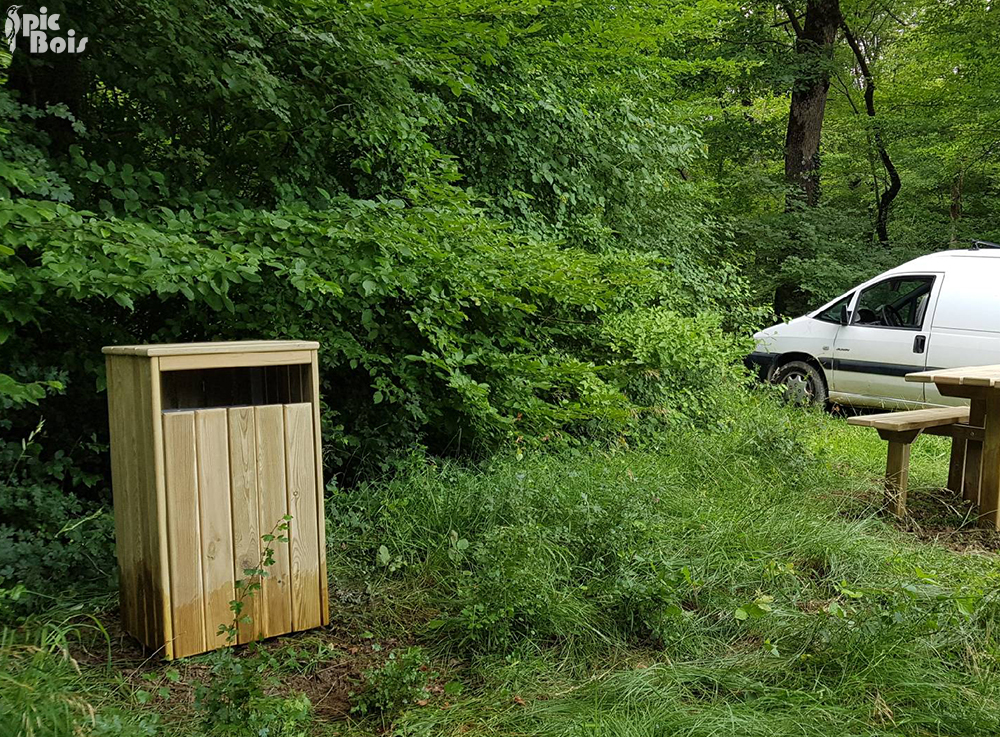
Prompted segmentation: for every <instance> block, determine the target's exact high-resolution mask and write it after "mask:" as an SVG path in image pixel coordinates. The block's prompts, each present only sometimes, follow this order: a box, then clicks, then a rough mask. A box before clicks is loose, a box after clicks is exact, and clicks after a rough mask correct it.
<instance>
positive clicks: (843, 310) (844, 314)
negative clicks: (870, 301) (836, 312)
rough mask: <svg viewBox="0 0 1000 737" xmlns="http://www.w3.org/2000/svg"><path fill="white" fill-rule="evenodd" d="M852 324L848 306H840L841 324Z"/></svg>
mask: <svg viewBox="0 0 1000 737" xmlns="http://www.w3.org/2000/svg"><path fill="white" fill-rule="evenodd" d="M850 322H851V317H850V313H848V311H847V305H841V306H840V324H841V325H847V324H849V323H850Z"/></svg>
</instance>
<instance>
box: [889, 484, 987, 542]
mask: <svg viewBox="0 0 1000 737" xmlns="http://www.w3.org/2000/svg"><path fill="white" fill-rule="evenodd" d="M906 506H907V516H906V519H904V520H901V521H900V523H899V524H900V526H901V527H902V528H903V529H905V530H906V531H907V532H910V533H912V534H913V535H915V536H916V537H917V538H919V539H921V540H923V541H925V542H931V543H936V544H938V545H943V546H944V547H946V548H948V549H949V550H954V551H956V552H959V553H976V552H979V553H995V552H997V551H1000V533H998V532H997V531H996V530H990V529H987V528H985V527H981V526H979V511H978V510H977V509H976V507H975V506H973V505H971V504H969V503H968V502H966V501H964V500H963V499H962V498H961V497H960V496H958V495H956V494H955V493H954V492H953V491H949V490H948V489H917V490H914V491H911V492H910V493H909V496H908V498H907V502H906Z"/></svg>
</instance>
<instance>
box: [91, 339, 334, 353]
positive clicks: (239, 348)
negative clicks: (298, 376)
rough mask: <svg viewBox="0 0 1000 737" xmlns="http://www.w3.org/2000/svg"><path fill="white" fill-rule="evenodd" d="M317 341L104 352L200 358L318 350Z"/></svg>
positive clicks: (111, 349) (109, 349) (130, 347)
mask: <svg viewBox="0 0 1000 737" xmlns="http://www.w3.org/2000/svg"><path fill="white" fill-rule="evenodd" d="M318 348H319V343H317V342H316V341H315V340H230V341H223V342H219V343H151V344H149V345H106V346H104V348H102V349H101V352H102V353H106V354H110V355H113V356H197V355H204V354H207V353H272V352H274V351H315V350H317V349H318Z"/></svg>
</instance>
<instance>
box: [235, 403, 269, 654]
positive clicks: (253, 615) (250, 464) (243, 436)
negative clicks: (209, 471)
mask: <svg viewBox="0 0 1000 737" xmlns="http://www.w3.org/2000/svg"><path fill="white" fill-rule="evenodd" d="M229 475H230V485H231V486H230V488H231V495H232V496H231V499H232V518H233V552H234V555H235V561H234V571H235V573H234V575H235V577H236V579H237V580H243V581H244V582H246V581H248V580H249V579H248V577H247V575H246V573H245V571H246V570H247V569H250V568H257V566H258V564H259V563H260V536H261V534H262V533H261V531H260V522H259V520H258V517H257V503H258V502H257V435H256V423H255V422H254V410H253V407H235V408H233V409H230V410H229ZM241 598H242V601H243V611H242V612H241V615H240V618H241V619H242V618H244V617H249V619H250V621H249V622H240V624H239V636H238V641H239V642H240V643H246V642H253V641H254V640H256V639H257V638H258V637H260V636H261V634H262V630H261V627H260V623H261V616H262V609H261V606H260V604H261V597H260V595H259V594H253V595H250V596H247V595H242V594H241Z"/></svg>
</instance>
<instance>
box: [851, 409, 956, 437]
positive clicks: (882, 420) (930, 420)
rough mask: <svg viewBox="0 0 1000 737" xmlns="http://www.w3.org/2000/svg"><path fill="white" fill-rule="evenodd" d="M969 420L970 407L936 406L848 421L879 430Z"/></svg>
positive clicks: (914, 427) (904, 429)
mask: <svg viewBox="0 0 1000 737" xmlns="http://www.w3.org/2000/svg"><path fill="white" fill-rule="evenodd" d="M968 420H969V408H968V407H935V408H933V409H915V410H910V411H908V412H888V413H885V414H877V415H860V416H858V417H850V418H848V420H847V423H848V424H849V425H857V426H859V427H874V428H876V429H878V430H893V431H906V430H922V429H926V428H930V427H942V426H944V425H951V424H954V423H956V422H968Z"/></svg>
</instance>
